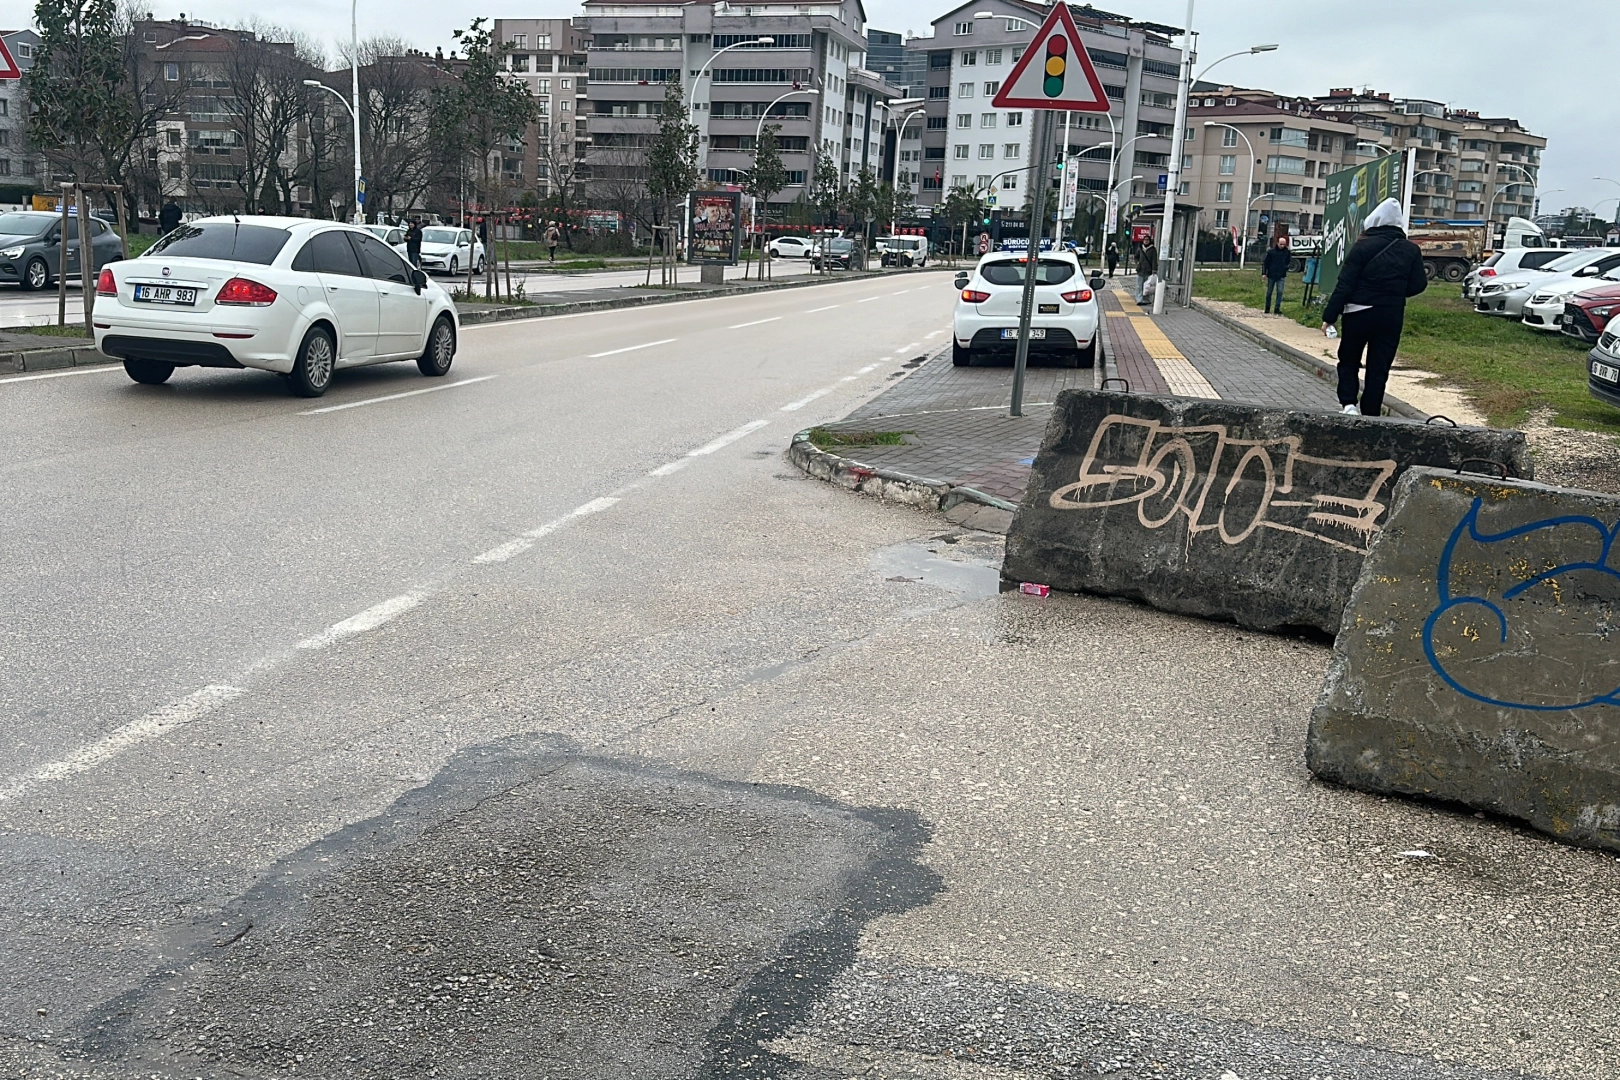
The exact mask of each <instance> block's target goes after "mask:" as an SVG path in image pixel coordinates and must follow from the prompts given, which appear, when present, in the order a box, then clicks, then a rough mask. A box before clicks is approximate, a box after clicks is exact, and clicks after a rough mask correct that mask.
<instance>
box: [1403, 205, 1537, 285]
mask: <svg viewBox="0 0 1620 1080" xmlns="http://www.w3.org/2000/svg"><path fill="white" fill-rule="evenodd" d="M1407 235H1408V236H1409V237H1410V238H1411V240H1412V242H1413V243H1414V244H1416V245H1417V246H1418V248H1419V249H1420V250H1421V251H1422V252H1423V273H1424V274H1425V275H1426V276H1427V277H1428V279H1429V280H1430V281H1433V280H1435V279H1436V278H1439V279H1441V280H1444V281H1461V280H1462V279H1463V278H1464V277H1466V276H1467V275H1468V271H1470V270H1472V269H1473V268H1474V267H1476V266H1478V265H1479V264H1480V261H1481V260H1482V259H1484V258H1485V257H1486V256H1487V255H1489V254H1491V253H1492V252H1493V251H1496V250H1505V249H1507V248H1516V247H1546V246H1547V238H1546V235H1545V234H1544V233H1542V231H1541V229H1540V228H1538V227H1537V226H1536V223H1535V222H1533V221H1530V220H1528V219H1527V218H1521V217H1515V218H1509V219H1508V223H1507V227H1506V228H1505V229H1503V231H1502V235H1501V236H1500V237H1499V238H1498V240H1497V244H1496V245H1493V244H1492V242H1491V234H1490V232H1489V230H1488V228H1487V227H1486V226H1485V225H1483V224H1480V225H1448V224H1446V223H1444V222H1438V221H1437V222H1432V223H1429V224H1419V225H1413V226H1412V231H1411V232H1409V233H1408V234H1407Z"/></svg>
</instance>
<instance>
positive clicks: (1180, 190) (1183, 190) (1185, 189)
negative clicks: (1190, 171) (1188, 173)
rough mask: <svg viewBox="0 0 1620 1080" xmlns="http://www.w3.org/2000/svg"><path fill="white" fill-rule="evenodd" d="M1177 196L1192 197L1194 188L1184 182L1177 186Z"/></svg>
mask: <svg viewBox="0 0 1620 1080" xmlns="http://www.w3.org/2000/svg"><path fill="white" fill-rule="evenodd" d="M1176 194H1177V195H1190V194H1192V188H1191V187H1190V186H1189V185H1188V183H1187V181H1185V180H1183V181H1182V182H1181V183H1180V184H1178V185H1177V186H1176Z"/></svg>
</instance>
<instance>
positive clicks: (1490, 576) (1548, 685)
mask: <svg viewBox="0 0 1620 1080" xmlns="http://www.w3.org/2000/svg"><path fill="white" fill-rule="evenodd" d="M1480 505H1481V500H1480V499H1475V500H1474V502H1473V505H1472V506H1470V507H1469V509H1468V512H1467V513H1466V514H1464V515H1463V517H1462V520H1461V521H1459V522H1457V527H1456V528H1455V529H1453V530H1451V536H1450V537H1449V538H1448V539H1447V540H1446V546H1445V548H1444V549H1443V550H1442V551H1441V553H1440V561H1439V563H1438V565H1437V566H1436V569H1435V587H1436V592H1437V594H1438V597H1439V600H1438V603H1437V604H1436V605H1435V608H1434V610H1433V611H1432V612H1430V613H1429V617H1428V619H1426V620H1425V621H1424V623H1423V653H1424V655H1425V656H1427V657H1428V658H1429V666H1430V667H1432V668H1434V671H1435V674H1437V675H1439V676H1440V677H1441V678H1442V679H1444V680H1445V681H1446V684H1447V685H1448V686H1450V687H1451V688H1452V689H1453V690H1455V691H1457V693H1459V694H1462V695H1463V696H1464V697H1469V698H1473V699H1474V700H1475V701H1480V702H1484V703H1485V704H1487V705H1495V706H1497V707H1499V708H1505V709H1527V710H1530V711H1533V712H1554V711H1562V710H1565V709H1584V708H1587V707H1589V706H1592V705H1620V655H1616V656H1615V657H1614V659H1613V660H1612V661H1611V660H1606V659H1603V658H1601V657H1600V658H1598V659H1594V658H1593V655H1592V643H1593V642H1594V641H1607V640H1609V638H1610V637H1611V635H1620V625H1617V623H1620V571H1616V570H1615V568H1614V567H1612V566H1610V565H1609V558H1610V555H1611V554H1612V552H1613V549H1614V543H1615V537H1616V535H1617V534H1620V522H1616V523H1615V524H1613V525H1606V524H1604V523H1603V522H1602V521H1600V520H1598V519H1597V518H1594V517H1586V516H1584V515H1567V516H1560V517H1550V518H1543V519H1541V520H1540V521H1532V522H1530V523H1529V524H1527V525H1519V526H1516V527H1514V528H1511V529H1507V530H1505V531H1503V532H1499V533H1492V532H1486V531H1484V530H1482V529H1481V528H1480V527H1479V509H1480ZM1554 530H1557V531H1558V533H1559V535H1558V536H1557V549H1558V550H1568V549H1569V548H1570V547H1575V548H1577V549H1580V548H1584V551H1583V554H1585V555H1587V556H1588V557H1587V558H1585V559H1581V560H1578V561H1573V562H1570V561H1566V562H1560V563H1558V564H1556V565H1549V564H1548V563H1549V560H1547V559H1545V558H1538V557H1537V555H1536V548H1537V546H1538V545H1537V543H1536V541H1538V540H1539V541H1541V545H1540V546H1542V547H1543V548H1544V549H1545V548H1546V547H1549V546H1550V543H1551V541H1552V540H1553V537H1552V536H1551V535H1548V534H1549V533H1551V532H1553V531H1554ZM1524 538H1529V539H1528V540H1527V541H1526V542H1524V543H1515V541H1519V540H1521V539H1524ZM1475 545H1478V546H1477V547H1476V546H1475ZM1509 582H1511V584H1509ZM1480 616H1488V618H1486V619H1485V621H1484V622H1483V623H1482V624H1481V625H1475V623H1476V621H1477V620H1478V618H1479V617H1480ZM1482 631H1483V633H1482ZM1510 637H1511V638H1513V640H1511V641H1510V640H1509V639H1510ZM1609 651H1611V652H1614V651H1615V650H1609ZM1611 682H1612V683H1613V685H1612V686H1610V687H1608V688H1607V689H1604V687H1605V686H1606V685H1607V684H1609V683H1611ZM1594 684H1595V685H1596V686H1598V687H1599V688H1600V690H1601V692H1600V693H1592V692H1591V690H1590V689H1589V688H1590V687H1591V686H1593V685H1594ZM1487 686H1488V687H1490V688H1491V689H1488V690H1487V689H1485V687H1487ZM1504 693H1506V694H1509V695H1511V696H1507V697H1504V696H1503V695H1504Z"/></svg>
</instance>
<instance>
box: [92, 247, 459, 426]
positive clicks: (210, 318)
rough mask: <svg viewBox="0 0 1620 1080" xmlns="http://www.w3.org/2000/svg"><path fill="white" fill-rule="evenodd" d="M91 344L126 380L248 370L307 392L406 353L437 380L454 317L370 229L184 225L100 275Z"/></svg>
mask: <svg viewBox="0 0 1620 1080" xmlns="http://www.w3.org/2000/svg"><path fill="white" fill-rule="evenodd" d="M91 321H92V322H93V323H94V326H95V333H96V348H97V349H99V350H100V351H101V352H103V353H105V354H106V355H108V356H112V357H117V358H119V359H121V360H123V361H124V370H125V371H127V372H128V373H129V377H130V378H132V379H134V380H135V381H136V382H140V383H153V384H155V383H161V382H164V381H166V380H167V379H168V378H169V376H170V375H172V374H174V369H175V368H177V367H218V368H258V369H260V370H262V371H274V372H276V373H277V374H281V375H286V376H287V377H288V385H289V386H290V388H291V389H292V392H293V393H295V394H297V395H299V396H300V397H318V396H320V395H321V394H324V393H325V392H326V388H327V387H328V386H330V385H331V383H332V373H333V372H334V371H336V370H339V369H341V368H346V367H360V366H362V365H365V364H381V363H386V362H388V361H391V360H415V361H416V366H417V367H418V368H419V369H420V370H421V372H422V374H424V375H430V376H439V375H444V374H446V373H447V372H449V370H450V363H451V361H452V360H453V359H454V358H455V355H456V338H457V336H458V333H459V331H460V321H459V319H458V318H457V315H456V307H455V304H453V303H451V301H450V297H449V296H448V295H447V294H446V293H445V291H444V290H443V289H441V288H439V286H438V285H436V284H434V283H433V282H431V281H429V280H428V279H427V276H426V275H425V274H423V273H422V272H421V271H420V270H413V269H412V268H411V267H410V266H409V265H408V264H407V263H406V262H405V260H403V259H401V258H400V257H399V256H398V255H396V254H394V253H393V252H392V251H391V250H389V248H388V246H387V245H386V244H384V243H383V242H382V241H380V240H378V239H377V238H376V237H375V236H373V235H371V233H369V232H366V231H365V230H363V229H358V228H355V227H353V226H350V225H340V224H337V223H335V222H330V221H311V220H308V219H306V218H278V217H256V216H255V217H242V218H234V217H213V218H201V219H199V220H197V221H192V222H189V223H187V224H185V225H182V226H181V227H180V228H178V229H176V230H175V231H173V232H171V233H169V234H168V235H167V236H165V237H164V238H163V239H161V240H159V241H158V242H157V243H156V244H153V245H152V247H151V249H150V250H149V251H147V252H146V254H144V255H142V256H141V257H140V258H137V259H130V260H128V261H127V262H116V263H113V264H112V265H110V266H108V267H107V268H105V269H104V270H102V271H101V275H100V278H99V279H98V280H97V282H96V302H95V308H94V311H93V313H92V319H91Z"/></svg>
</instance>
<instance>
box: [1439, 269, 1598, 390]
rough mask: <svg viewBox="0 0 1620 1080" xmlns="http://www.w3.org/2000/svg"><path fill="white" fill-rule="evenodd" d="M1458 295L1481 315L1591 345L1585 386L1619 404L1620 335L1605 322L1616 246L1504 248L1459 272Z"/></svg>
mask: <svg viewBox="0 0 1620 1080" xmlns="http://www.w3.org/2000/svg"><path fill="white" fill-rule="evenodd" d="M1463 297H1464V298H1465V299H1469V300H1472V301H1473V303H1474V310H1475V311H1477V312H1479V313H1481V314H1483V315H1489V316H1495V317H1499V318H1510V319H1518V320H1519V322H1520V323H1521V324H1522V325H1524V326H1525V327H1527V328H1529V329H1530V330H1533V331H1537V332H1539V333H1544V334H1562V335H1564V336H1565V337H1567V338H1570V339H1571V340H1573V341H1576V342H1578V343H1580V344H1582V345H1586V346H1590V352H1589V353H1588V355H1587V380H1586V387H1587V390H1588V392H1589V393H1591V394H1592V396H1593V397H1596V398H1598V399H1600V400H1602V401H1606V402H1608V403H1609V404H1611V405H1616V406H1620V341H1617V338H1616V335H1615V332H1614V331H1613V330H1611V329H1610V323H1611V321H1612V320H1613V319H1614V317H1615V315H1616V314H1617V313H1620V248H1608V247H1601V248H1583V249H1580V250H1577V251H1568V250H1564V249H1561V248H1510V249H1508V250H1507V251H1503V252H1500V253H1498V254H1496V255H1493V256H1491V258H1490V259H1488V260H1486V262H1485V263H1483V264H1482V265H1481V266H1479V267H1478V268H1477V269H1476V270H1475V271H1474V272H1473V273H1471V274H1469V275H1468V277H1467V278H1465V279H1464V281H1463ZM1617 328H1620V324H1617Z"/></svg>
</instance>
